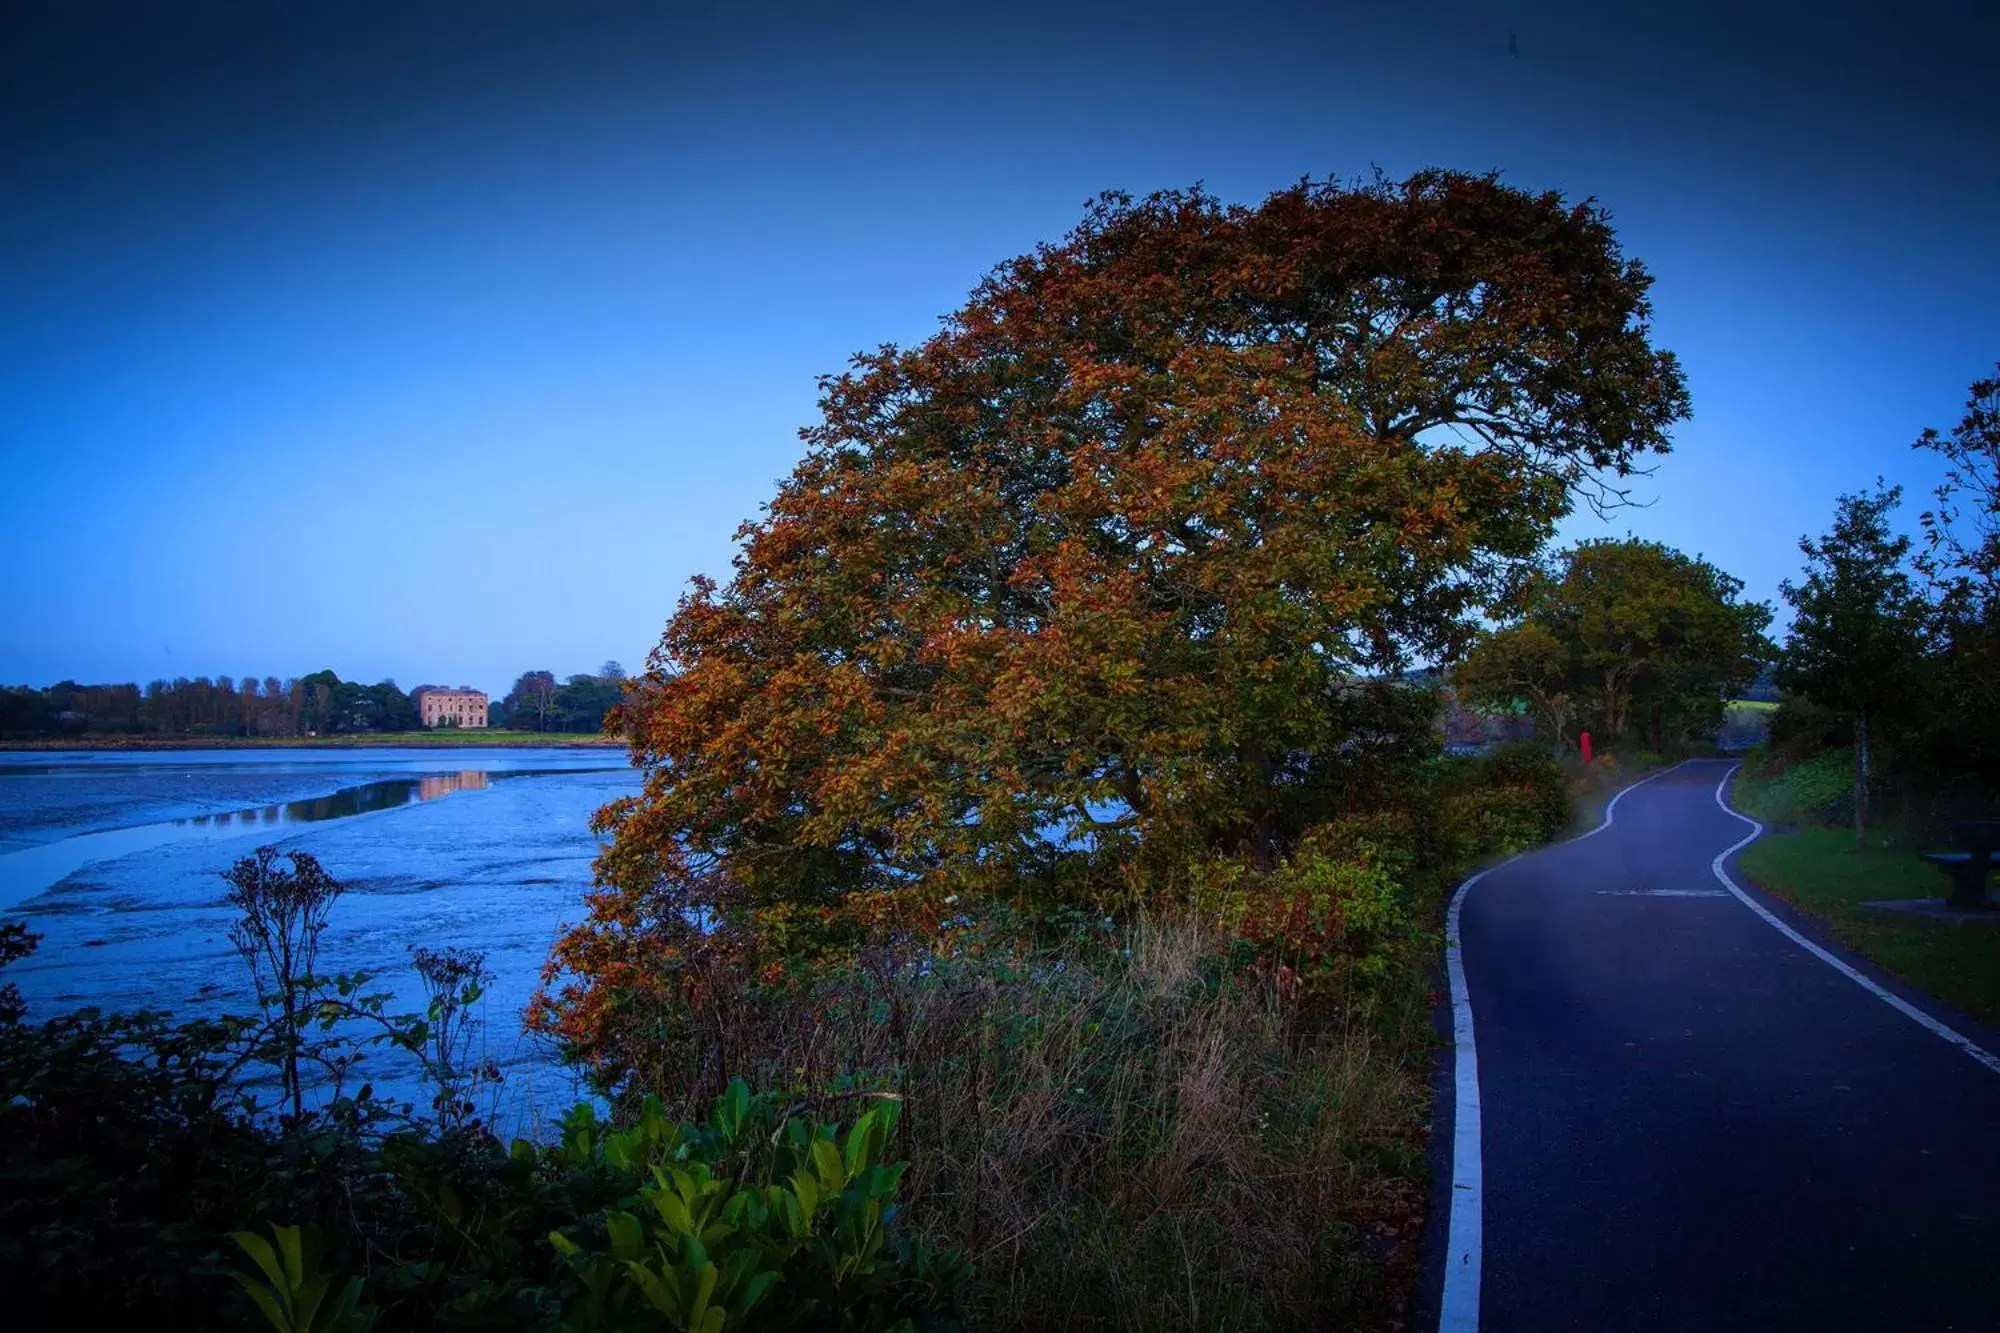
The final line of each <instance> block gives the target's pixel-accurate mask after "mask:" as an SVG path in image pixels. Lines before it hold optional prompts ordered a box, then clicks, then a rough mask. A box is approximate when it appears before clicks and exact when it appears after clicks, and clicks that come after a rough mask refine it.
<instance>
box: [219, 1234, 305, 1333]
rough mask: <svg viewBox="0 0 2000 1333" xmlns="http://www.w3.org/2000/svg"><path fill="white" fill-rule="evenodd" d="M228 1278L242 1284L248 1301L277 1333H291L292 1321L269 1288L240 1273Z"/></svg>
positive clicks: (239, 1242) (232, 1274)
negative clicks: (255, 1303) (247, 1294)
mask: <svg viewBox="0 0 2000 1333" xmlns="http://www.w3.org/2000/svg"><path fill="white" fill-rule="evenodd" d="M237 1243H238V1244H241V1243H242V1242H241V1241H238V1242H237ZM253 1257H254V1256H253ZM229 1276H231V1277H233V1278H235V1279H236V1280H237V1281H238V1282H239V1283H241V1284H242V1286H243V1290H245V1291H247V1292H249V1293H250V1299H251V1300H253V1301H255V1302H257V1308H258V1309H259V1310H262V1311H263V1312H264V1318H265V1320H266V1321H267V1322H268V1323H269V1324H270V1325H271V1327H272V1328H274V1329H276V1330H277V1331H278V1333H292V1321H291V1320H290V1319H287V1318H286V1317H285V1311H284V1308H283V1307H282V1306H280V1305H279V1303H278V1298H277V1297H276V1296H274V1295H273V1294H272V1293H271V1289H270V1288H269V1287H267V1286H265V1285H264V1284H263V1283H261V1282H255V1281H252V1280H251V1279H250V1278H247V1277H245V1276H244V1275H243V1274H241V1273H231V1274H230V1275H229Z"/></svg>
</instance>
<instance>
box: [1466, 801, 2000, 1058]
mask: <svg viewBox="0 0 2000 1333" xmlns="http://www.w3.org/2000/svg"><path fill="white" fill-rule="evenodd" d="M1741 767H1742V765H1741V764H1731V765H1730V766H1729V770H1728V772H1726V773H1724V774H1723V775H1722V781H1720V782H1718V783H1716V784H1715V803H1716V804H1717V805H1719V806H1721V807H1722V808H1723V810H1724V811H1726V812H1727V813H1729V814H1731V815H1733V816H1735V817H1736V818H1737V819H1740V820H1742V821H1743V822H1744V823H1746V824H1748V825H1749V826H1750V833H1749V835H1748V836H1747V837H1745V838H1744V839H1743V840H1742V841H1741V842H1739V843H1737V844H1735V845H1734V846H1732V847H1730V848H1728V849H1727V850H1726V851H1724V852H1723V853H1722V854H1721V855H1720V856H1718V857H1716V858H1715V860H1714V861H1712V862H1711V863H1710V864H1709V869H1711V870H1713V871H1714V872H1715V877H1716V878H1717V879H1719V880H1721V881H1722V887H1723V888H1725V889H1727V890H1729V891H1730V892H1731V893H1733V894H1735V895H1736V896H1737V898H1739V899H1741V900H1742V903H1743V905H1744V906H1745V907H1747V908H1749V909H1750V910H1751V911H1753V912H1755V913H1756V914H1757V915H1758V916H1760V917H1763V918H1764V920H1765V921H1766V922H1767V923H1768V924H1769V925H1770V926H1771V928H1772V929H1773V930H1776V931H1777V932H1778V933H1779V934H1781V935H1783V936H1784V937H1785V938H1786V939H1788V940H1790V941H1791V942H1792V943H1794V944H1796V945H1798V946H1799V947H1800V948H1801V949H1804V950H1805V951H1806V952H1807V953H1809V954H1811V955H1812V956H1813V957H1815V958H1817V959H1819V960H1820V961H1821V962H1822V963H1825V964H1826V965H1827V966H1828V967H1830V968H1832V969H1833V970H1834V971H1836V972H1838V973H1840V975H1842V976H1844V977H1846V978H1847V979H1848V980H1849V981H1851V982H1853V983H1854V984H1855V985H1857V986H1859V987H1861V989H1863V990H1865V991H1867V992H1868V993H1869V994H1870V995H1873V996H1874V997H1875V998H1876V999H1878V1000H1880V1001H1881V1002H1882V1003H1884V1004H1886V1005H1888V1006H1889V1007H1890V1008H1891V1009H1894V1010H1895V1011H1896V1012H1897V1013H1899V1014H1902V1015H1903V1016H1904V1017H1905V1018H1908V1019H1909V1020H1911V1021H1912V1022H1914V1023H1916V1024H1918V1025H1920V1026H1922V1027H1925V1028H1928V1029H1930V1031H1932V1032H1934V1033H1936V1034H1937V1035H1938V1036H1940V1037H1942V1038H1944V1039H1945V1040H1946V1041H1948V1042H1950V1043H1951V1044H1952V1045H1954V1046H1956V1047H1958V1048H1959V1049H1960V1050H1961V1051H1964V1052H1965V1053H1966V1054H1967V1055H1969V1056H1971V1057H1972V1058H1973V1059H1975V1060H1977V1061H1978V1062H1979V1063H1980V1064H1982V1065H1985V1066H1986V1067H1987V1068H1988V1069H1990V1070H1992V1071H1993V1072H1994V1073H1996V1074H2000V1056H1996V1055H1994V1054H1993V1053H1992V1052H1991V1051H1988V1050H1985V1049H1984V1048H1982V1047H1981V1046H1979V1045H1978V1044H1977V1043H1976V1042H1974V1041H1973V1040H1972V1038H1970V1037H1968V1036H1966V1035H1965V1034H1964V1033H1963V1032H1960V1031H1958V1030H1957V1029H1956V1028H1953V1027H1950V1026H1948V1025H1947V1024H1944V1023H1940V1022H1939V1021H1938V1020H1937V1019H1935V1018H1932V1017H1931V1016H1930V1015H1929V1014H1927V1013H1925V1012H1924V1011H1923V1010H1921V1009H1919V1008H1917V1007H1916V1006H1915V1005H1913V1004H1911V1003H1910V1002H1909V1001H1908V1000H1905V999H1904V998H1902V997H1901V996H1900V995H1896V994H1893V993H1891V992H1889V991H1887V990H1884V989H1883V988H1882V987H1881V986H1878V985H1876V984H1875V983H1874V982H1873V981H1871V980H1869V979H1868V978H1867V977H1865V976H1862V975H1861V973H1859V972H1857V971H1855V970H1854V969H1853V968H1851V967H1849V966H1848V965H1847V964H1846V963H1843V962H1841V961H1840V960H1839V959H1838V958H1835V957H1834V956H1833V955H1832V954H1830V953H1828V952H1827V951H1826V950H1825V949H1822V948H1820V946H1819V945H1817V944H1814V943H1813V942H1812V941H1811V940H1809V939H1807V938H1806V937H1805V936H1803V935H1801V934H1799V932H1797V931H1796V930H1793V929H1792V928H1791V927H1790V926H1788V925H1786V924H1785V923H1784V922H1783V921H1780V920H1779V919H1778V918H1777V917H1776V916H1775V915H1773V914H1772V912H1771V911H1770V909H1769V908H1767V907H1765V906H1764V904H1762V903H1760V902H1758V901H1757V900H1756V899H1755V898H1752V897H1751V896H1750V895H1749V894H1747V893H1745V892H1744V891H1743V886H1742V885H1740V884H1738V883H1737V882H1736V881H1735V880H1733V879H1731V878H1730V877H1729V872H1728V871H1727V870H1726V869H1724V868H1723V864H1722V863H1723V862H1725V861H1727V860H1728V859H1729V858H1730V857H1732V856H1734V855H1736V853H1738V852H1740V851H1742V850H1743V849H1744V848H1745V847H1748V846H1749V845H1750V844H1751V843H1753V842H1755V841H1757V839H1758V838H1760V837H1762V836H1763V833H1764V826H1763V825H1762V824H1760V823H1758V822H1757V821H1756V820H1754V819H1752V818H1750V816H1748V815H1746V814H1744V813H1743V812H1742V811H1740V810H1736V809H1733V808H1732V807H1731V806H1730V804H1729V802H1727V801H1725V800H1723V799H1722V792H1723V789H1724V788H1725V787H1727V786H1728V785H1729V776H1730V774H1731V773H1734V772H1735V771H1736V770H1737V769H1739V768H1741ZM1460 892H1461V893H1463V892H1464V890H1463V889H1461V890H1460Z"/></svg>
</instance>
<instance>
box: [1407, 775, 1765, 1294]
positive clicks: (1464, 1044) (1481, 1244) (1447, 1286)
mask: <svg viewBox="0 0 2000 1333" xmlns="http://www.w3.org/2000/svg"><path fill="white" fill-rule="evenodd" d="M1687 762H1688V761H1687V760H1685V759H1683V760H1682V761H1681V762H1680V763H1679V764H1674V765H1672V766H1670V767H1668V768H1663V769H1661V770H1660V771H1659V772H1657V773H1648V774H1647V775H1646V776H1645V777H1643V778H1640V779H1639V780H1638V781H1637V782H1634V783H1632V784H1631V785H1630V786H1627V787H1623V788H1621V789H1620V790H1619V791H1618V793H1617V794H1616V795H1614V796H1613V797H1612V798H1611V799H1610V801H1608V802H1607V803H1606V804H1605V807H1604V822H1603V823H1601V824H1599V825H1598V826H1597V827H1596V828H1594V829H1590V830H1588V831H1587V832H1584V833H1579V834H1577V835H1576V836H1575V837H1573V838H1565V839H1563V840H1562V841H1561V842H1552V843H1549V844H1548V845H1547V846H1543V847H1534V848H1530V849H1529V851H1526V852H1516V853H1514V855H1512V856H1510V857H1508V858H1507V859H1506V860H1504V861H1502V862H1500V864H1499V865H1494V866H1488V867H1487V868H1486V869H1484V870H1481V871H1479V872H1478V873H1477V874H1474V875H1472V876H1470V877H1469V878H1467V879H1466V881H1465V882H1464V883H1462V884H1460V885H1459V886H1458V889H1457V891H1456V892H1454V893H1453V894H1452V895H1451V906H1450V907H1449V908H1447V909H1446V910H1445V916H1444V969H1445V976H1446V979H1447V981H1448V983H1449V985H1450V988H1451V1044H1452V1050H1453V1059H1452V1078H1451V1089H1452V1117H1451V1216H1450V1220H1449V1221H1448V1223H1447V1224H1446V1230H1445V1256H1444V1287H1443V1291H1442V1292H1441V1293H1440V1295H1439V1299H1438V1333H1479V1286H1480V1273H1481V1267H1482V1260H1483V1256H1484V1251H1485V1238H1486V1191H1485V1168H1484V1162H1483V1161H1482V1158H1481V1147H1480V1138H1479V1136H1480V1119H1479V1044H1478V1040H1477V1037H1476V1034H1475V1032H1474V1030H1473V1025H1472V991H1471V988H1470V987H1468V986H1467V985H1466V981H1465V958H1464V954H1463V952H1462V949H1461V944H1460V939H1459V913H1460V910H1461V909H1462V908H1463V907H1464V906H1465V895H1466V894H1467V893H1469V892H1471V890H1472V886H1473V885H1475V884H1477V883H1479V881H1480V880H1482V879H1485V878H1486V877H1487V876H1488V875H1490V874H1492V873H1493V872H1494V871H1496V870H1501V869H1504V868H1506V867H1507V866H1510V865H1512V864H1514V862H1516V861H1518V860H1520V859H1521V858H1522V857H1524V856H1527V855H1529V854H1530V853H1531V852H1545V851H1550V850H1553V849H1554V848H1557V847H1567V846H1568V845H1569V844H1571V843H1573V842H1582V841H1583V840H1584V839H1585V838H1591V837H1595V836H1596V835H1598V834H1599V833H1602V832H1604V830H1606V829H1608V828H1610V827H1611V821H1612V819H1613V817H1614V816H1615V814H1616V813H1617V810H1618V802H1620V801H1622V800H1624V799H1625V795H1626V793H1627V792H1630V791H1632V790H1633V789H1634V788H1638V787H1643V786H1645V785H1646V784H1647V783H1649V782H1651V781H1652V780H1653V779H1654V778H1658V777H1664V776H1665V775H1666V774H1668V773H1671V772H1673V771H1674V769H1676V768H1680V767H1682V765H1684V764H1686V763H1687ZM1731 813H1734V812H1733V811H1732V812H1731Z"/></svg>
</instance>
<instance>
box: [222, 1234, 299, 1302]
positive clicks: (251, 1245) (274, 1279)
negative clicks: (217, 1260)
mask: <svg viewBox="0 0 2000 1333" xmlns="http://www.w3.org/2000/svg"><path fill="white" fill-rule="evenodd" d="M229 1239H231V1240H233V1241H235V1242H236V1244H237V1247H238V1248H239V1249H241V1250H242V1251H243V1252H244V1253H245V1254H247V1255H249V1256H250V1258H251V1259H252V1261H254V1262H255V1263H256V1265H257V1267H259V1268H261V1269H263V1270H264V1276H266V1277H268V1278H270V1279H271V1285H272V1286H273V1287H275V1288H277V1289H278V1290H280V1291H283V1290H284V1289H285V1270H284V1269H283V1268H281V1267H279V1265H278V1256H277V1255H276V1254H275V1253H273V1252H272V1249H271V1243H270V1242H269V1241H267V1240H265V1239H264V1238H263V1237H262V1236H260V1235H258V1234H257V1233H256V1232H254V1231H232V1232H230V1233H229Z"/></svg>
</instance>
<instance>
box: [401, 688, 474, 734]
mask: <svg viewBox="0 0 2000 1333" xmlns="http://www.w3.org/2000/svg"><path fill="white" fill-rule="evenodd" d="M417 720H418V721H419V722H420V723H422V725H424V726H426V727H483V726H485V725H486V691H484V690H475V689H473V688H472V687H471V686H470V685H461V686H459V687H458V688H457V689H455V690H453V689H447V688H445V687H443V686H440V685H432V686H428V687H426V688H424V689H421V690H418V691H417Z"/></svg>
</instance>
